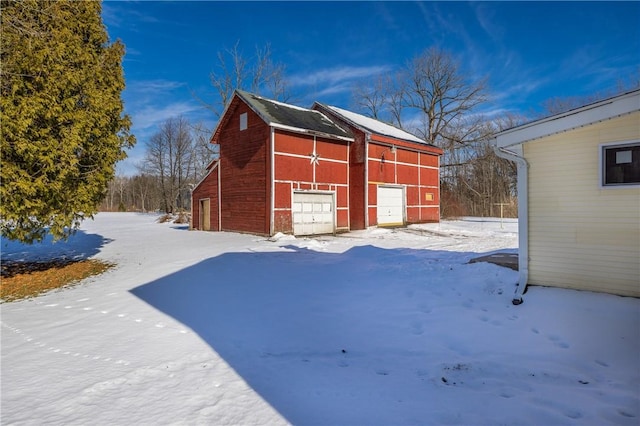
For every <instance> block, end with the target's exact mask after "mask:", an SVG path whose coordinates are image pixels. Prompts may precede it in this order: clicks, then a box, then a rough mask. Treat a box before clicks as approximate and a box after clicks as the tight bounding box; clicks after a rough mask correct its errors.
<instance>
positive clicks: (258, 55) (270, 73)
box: [208, 41, 291, 118]
mask: <svg viewBox="0 0 640 426" xmlns="http://www.w3.org/2000/svg"><path fill="white" fill-rule="evenodd" d="M239 46H240V42H239V41H238V42H236V44H235V45H234V46H233V47H232V48H230V49H229V48H228V49H224V50H222V51H219V52H218V54H217V57H218V66H217V69H216V70H215V71H213V72H211V74H210V75H209V78H210V80H211V85H212V86H213V87H214V89H215V90H216V94H217V97H218V99H217V102H216V103H214V104H209V105H208V107H209V108H210V109H211V110H212V111H213V112H214V113H215V114H216V117H218V118H219V117H220V116H221V115H222V112H223V111H224V108H225V107H226V105H227V103H228V102H229V101H230V100H231V96H233V92H234V90H235V89H241V90H248V91H250V92H252V93H255V94H263V93H264V94H265V95H266V96H269V97H271V98H273V99H277V100H280V101H284V102H286V101H288V100H289V98H290V97H291V93H290V90H289V85H288V83H287V80H286V79H285V77H284V74H285V66H284V65H283V64H280V63H274V62H273V60H272V54H271V45H269V44H268V43H267V44H266V45H265V46H264V47H262V48H260V47H256V49H255V54H254V56H253V57H250V58H247V57H246V56H244V55H243V53H242V52H241V51H240V48H239Z"/></svg>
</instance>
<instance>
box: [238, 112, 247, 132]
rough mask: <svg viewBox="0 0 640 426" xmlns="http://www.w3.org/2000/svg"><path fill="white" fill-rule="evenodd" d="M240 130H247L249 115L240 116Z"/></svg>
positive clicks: (244, 113)
mask: <svg viewBox="0 0 640 426" xmlns="http://www.w3.org/2000/svg"><path fill="white" fill-rule="evenodd" d="M240 130H247V113H246V112H243V113H242V114H240Z"/></svg>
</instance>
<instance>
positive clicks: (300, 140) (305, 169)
mask: <svg viewBox="0 0 640 426" xmlns="http://www.w3.org/2000/svg"><path fill="white" fill-rule="evenodd" d="M274 137H275V141H274V146H275V152H274V158H275V181H276V182H275V207H276V210H275V212H274V229H273V231H274V232H285V233H290V232H293V224H292V213H291V201H292V200H291V194H292V192H293V191H294V190H310V191H330V192H334V193H335V194H336V205H335V209H336V228H337V229H338V230H340V229H342V230H348V229H349V217H348V215H349V210H348V209H349V203H348V197H347V192H348V191H347V185H348V174H349V164H348V142H346V141H340V140H331V139H326V138H321V137H314V136H313V135H308V134H298V133H292V132H288V131H283V130H280V129H278V130H276V131H275V136H274ZM314 152H315V154H317V161H315V162H314V161H312V154H313V153H314Z"/></svg>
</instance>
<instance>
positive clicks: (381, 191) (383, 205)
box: [378, 186, 404, 226]
mask: <svg viewBox="0 0 640 426" xmlns="http://www.w3.org/2000/svg"><path fill="white" fill-rule="evenodd" d="M378 225H382V226H394V225H404V190H403V188H402V187H397V186H379V187H378Z"/></svg>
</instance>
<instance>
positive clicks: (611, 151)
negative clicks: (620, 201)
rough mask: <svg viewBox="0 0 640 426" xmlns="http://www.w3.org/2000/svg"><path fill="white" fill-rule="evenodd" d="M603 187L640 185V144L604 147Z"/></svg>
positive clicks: (602, 155) (602, 153)
mask: <svg viewBox="0 0 640 426" xmlns="http://www.w3.org/2000/svg"><path fill="white" fill-rule="evenodd" d="M601 157H602V185H603V186H622V185H640V142H633V143H626V144H615V145H614V144H612V145H603V146H602V152H601Z"/></svg>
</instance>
